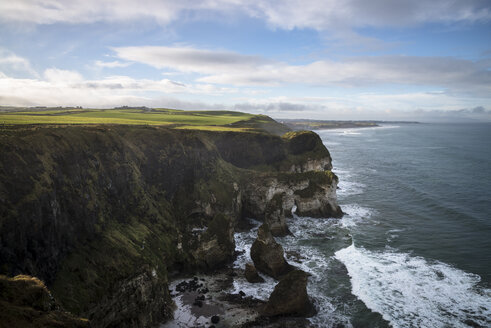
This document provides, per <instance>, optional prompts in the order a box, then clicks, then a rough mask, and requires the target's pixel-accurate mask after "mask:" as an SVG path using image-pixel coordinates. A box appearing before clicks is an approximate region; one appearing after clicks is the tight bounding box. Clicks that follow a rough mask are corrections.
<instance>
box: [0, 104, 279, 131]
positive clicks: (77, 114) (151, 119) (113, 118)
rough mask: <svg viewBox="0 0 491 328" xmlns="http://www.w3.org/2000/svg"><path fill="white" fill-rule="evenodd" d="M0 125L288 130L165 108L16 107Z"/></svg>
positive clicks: (0, 117) (246, 117) (231, 115)
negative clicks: (156, 126)
mask: <svg viewBox="0 0 491 328" xmlns="http://www.w3.org/2000/svg"><path fill="white" fill-rule="evenodd" d="M0 124H4V125H10V124H44V125H50V124H51V125H60V124H61V125H74V124H77V125H88V124H90V125H93V124H99V125H100V124H124V125H159V126H167V127H169V128H175V129H193V130H209V131H267V132H271V133H275V134H282V133H285V132H287V131H289V129H288V128H287V127H286V126H284V125H282V124H279V123H277V122H276V121H274V120H272V119H271V118H269V117H268V116H265V115H253V114H247V113H241V112H233V111H183V110H176V109H166V108H119V109H82V108H71V109H67V108H45V109H36V108H25V109H22V108H17V109H16V110H10V111H5V112H0Z"/></svg>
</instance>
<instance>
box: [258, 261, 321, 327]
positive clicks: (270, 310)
mask: <svg viewBox="0 0 491 328" xmlns="http://www.w3.org/2000/svg"><path fill="white" fill-rule="evenodd" d="M307 278H308V274H307V273H305V272H304V271H302V270H293V271H291V272H290V273H288V274H287V275H286V276H284V277H283V278H282V279H281V280H280V282H279V283H278V284H277V285H276V287H275V288H274V290H273V292H272V293H271V296H270V297H269V300H268V302H267V303H266V306H265V307H264V310H263V315H265V316H278V315H284V316H302V317H310V316H313V315H314V314H315V313H316V310H315V307H314V305H313V304H312V302H311V300H310V298H309V295H308V294H307V280H308V279H307Z"/></svg>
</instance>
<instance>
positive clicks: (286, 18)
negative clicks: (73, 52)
mask: <svg viewBox="0 0 491 328" xmlns="http://www.w3.org/2000/svg"><path fill="white" fill-rule="evenodd" d="M237 13H241V14H245V15H248V16H252V17H257V18H260V19H263V20H265V21H266V22H267V23H268V24H270V25H271V26H273V27H279V28H284V29H293V28H312V29H317V30H332V31H333V32H335V31H336V29H339V28H340V27H347V28H353V27H367V26H368V27H379V26H411V25H416V24H422V23H427V22H456V21H471V22H473V21H479V20H489V19H490V18H491V10H490V6H489V1H487V0H466V1H452V0H433V1H427V0H400V1H393V0H372V1H366V0H282V1H280V0H259V1H248V0H202V1H194V0H181V1H174V0H145V1H140V2H137V1H132V0H105V1H100V0H85V1H78V0H64V1H58V0H17V1H2V2H0V21H6V22H30V23H34V24H53V23H58V22H63V23H70V24H78V23H93V22H101V21H104V22H127V21H137V20H148V19H150V20H153V21H156V22H157V23H159V24H161V25H167V24H169V23H171V22H174V21H176V20H177V19H180V18H182V17H185V18H187V19H189V18H190V17H191V18H197V19H207V18H209V17H210V16H213V14H215V15H216V14H219V15H223V16H229V15H232V14H237Z"/></svg>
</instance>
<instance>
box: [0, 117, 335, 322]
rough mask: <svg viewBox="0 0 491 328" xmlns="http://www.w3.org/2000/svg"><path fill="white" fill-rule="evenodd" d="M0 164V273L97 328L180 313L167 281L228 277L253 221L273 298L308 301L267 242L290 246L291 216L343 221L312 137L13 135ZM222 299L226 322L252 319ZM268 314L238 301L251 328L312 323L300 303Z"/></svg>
mask: <svg viewBox="0 0 491 328" xmlns="http://www.w3.org/2000/svg"><path fill="white" fill-rule="evenodd" d="M0 152H1V153H2V157H1V158H0V178H1V179H0V218H1V219H0V263H1V267H0V273H1V274H5V275H7V276H10V277H12V276H15V275H17V274H28V275H31V276H35V277H38V278H39V279H41V280H42V281H44V283H45V284H46V285H47V287H48V288H49V289H50V291H51V294H52V295H53V297H54V298H55V299H56V301H57V304H59V308H60V309H63V311H69V312H71V313H73V314H74V315H76V316H79V317H83V318H87V319H88V320H89V321H90V325H91V326H92V327H111V326H118V327H147V326H158V325H159V324H160V323H162V322H165V321H168V320H170V319H172V318H173V317H174V311H175V310H176V304H177V305H179V301H177V300H176V297H175V295H174V294H175V293H176V291H173V290H172V289H173V288H172V284H170V283H169V281H172V280H174V279H177V277H179V276H183V275H186V274H196V273H199V272H202V273H206V272H216V270H224V269H223V268H226V267H227V266H229V265H230V263H232V261H233V259H234V257H235V256H236V255H237V254H236V253H235V240H234V232H235V231H236V229H238V228H239V227H241V226H244V225H246V222H245V221H246V218H249V217H252V218H256V219H257V220H260V221H262V222H263V223H265V225H264V226H263V227H262V228H261V229H260V230H261V232H260V233H259V234H258V240H257V241H258V243H257V244H256V246H254V247H253V249H254V251H252V250H251V253H254V257H253V258H252V259H251V261H253V262H254V266H255V268H256V269H257V271H258V272H259V274H268V275H271V276H273V277H274V278H276V279H278V281H279V283H278V286H281V281H282V279H287V277H289V275H293V277H294V278H291V277H290V279H293V280H295V281H298V282H299V285H298V286H297V284H291V283H289V284H288V285H289V286H292V285H295V286H297V287H299V288H300V289H299V290H302V286H303V285H305V284H306V283H307V280H308V278H307V277H305V276H303V275H302V274H301V273H300V272H298V271H296V270H295V269H294V268H292V267H291V265H289V264H288V263H287V262H286V261H284V250H283V249H282V248H281V246H280V245H279V244H276V242H275V241H274V236H283V235H286V234H289V229H288V225H287V218H291V217H292V210H293V212H294V213H297V214H298V215H307V216H311V217H341V216H342V214H343V213H342V211H341V209H340V208H339V206H338V205H337V202H336V187H337V181H338V180H337V177H336V176H335V175H334V174H333V173H332V172H331V168H332V165H331V157H330V155H329V152H328V150H327V149H326V148H325V147H324V145H323V144H322V141H321V140H320V138H319V136H317V135H316V134H315V133H313V132H307V131H299V132H289V133H286V134H284V135H282V136H277V135H273V134H270V133H267V132H266V131H265V132H219V131H217V132H211V131H181V130H173V129H167V128H164V127H148V126H145V127H142V126H92V127H91V126H78V127H77V126H68V127H15V128H10V129H8V130H6V131H4V133H3V134H2V135H1V136H0ZM295 211H296V212H295ZM271 245H272V246H273V247H270V246H271ZM270 248H271V249H273V250H274V251H275V253H271V254H270V253H266V252H265V250H268V251H269V249H270ZM280 254H281V256H280ZM282 259H283V261H284V262H283V261H282ZM241 270H242V272H240V273H237V272H236V273H234V274H241V275H244V270H245V268H242V269H241ZM251 270H252V271H254V270H253V268H252V267H249V271H251ZM198 279H200V278H198ZM170 287H171V288H170ZM200 288H208V290H210V291H211V290H213V287H212V286H211V285H210V286H202V287H200ZM278 288H280V287H278ZM169 290H170V291H169ZM185 292H186V293H191V294H189V295H190V296H189V295H188V296H186V297H184V299H185V300H186V301H185V302H188V301H189V300H191V299H192V301H193V303H195V302H196V304H199V302H200V301H201V302H202V305H203V306H202V307H201V308H200V309H201V310H202V311H204V310H205V308H204V304H207V302H203V301H206V297H207V295H204V294H205V293H201V294H200V292H199V291H198V290H194V291H185ZM192 293H198V295H195V294H192ZM273 294H275V293H273ZM209 295H212V294H209ZM275 295H283V291H278V292H277V293H276V294H275ZM173 296H174V297H173ZM202 296H204V297H205V299H204V300H201V299H197V297H200V298H202ZM0 297H1V298H2V301H6V302H11V301H12V300H5V295H4V293H3V292H2V293H1V294H0ZM193 297H194V299H193ZM227 297H228V298H227ZM227 297H226V298H225V301H223V302H228V303H229V304H232V305H233V304H235V305H234V306H232V305H231V306H230V307H229V308H228V310H227V311H232V312H233V311H235V310H232V309H233V308H236V309H237V311H239V312H238V313H237V315H236V316H237V317H238V318H239V317H245V318H246V317H247V316H246V315H240V313H244V312H240V311H242V310H240V309H241V307H240V306H237V304H238V303H244V302H243V299H244V296H243V295H239V296H236V295H235V296H234V295H231V296H230V295H229V296H227ZM271 297H273V295H272V296H271ZM246 298H247V295H245V299H246ZM274 298H275V297H273V299H274ZM279 298H280V299H282V298H283V297H279ZM181 299H183V298H182V297H181ZM304 299H305V297H304ZM239 300H240V302H239ZM182 302H184V301H182ZM234 302H235V303H234ZM271 302H272V301H271V300H270V302H268V303H267V304H266V305H265V304H262V303H261V302H260V301H257V300H252V299H251V300H247V301H246V302H245V303H246V304H249V307H248V308H249V310H251V309H253V310H254V309H255V310H254V311H255V313H258V315H259V316H258V317H257V318H256V319H253V318H252V317H251V316H249V319H251V320H248V321H247V322H248V323H247V324H248V325H249V326H247V327H253V326H254V325H256V326H266V325H269V324H272V325H273V326H274V322H276V321H275V320H279V319H278V318H276V317H278V316H283V315H286V314H288V315H290V314H291V315H294V316H297V315H302V316H303V315H308V314H309V313H311V311H310V310H308V309H311V307H310V306H308V304H307V303H306V302H305V301H301V302H299V303H298V304H297V305H295V306H294V307H295V310H292V309H289V310H286V312H285V313H283V312H282V311H284V310H281V308H282V307H281V306H280V307H278V306H276V305H275V306H273V305H271V304H270V305H269V306H268V304H269V303H271ZM183 304H184V303H183ZM223 304H225V303H223ZM217 306H218V305H217ZM194 307H196V306H194ZM198 307H199V306H198ZM299 309H302V310H299ZM249 310H248V311H249ZM223 311H225V310H223ZM244 311H245V310H244ZM177 313H178V312H177ZM12 315H13V314H12ZM214 315H217V316H218V317H219V318H220V314H219V312H217V313H216V314H214ZM223 315H224V314H222V316H223ZM224 318H225V317H224ZM268 318H269V319H268ZM271 318H276V319H271ZM210 320H211V319H210ZM220 320H221V319H220ZM255 320H256V321H255ZM257 320H259V321H257ZM285 320H286V319H285ZM288 320H294V319H288ZM295 320H297V319H295ZM299 320H300V319H299ZM302 320H303V319H302ZM215 321H216V318H215ZM270 321H271V322H270ZM221 322H222V324H223V322H225V319H224V320H222V321H221ZM254 322H256V323H254ZM207 324H209V323H207ZM211 324H214V323H213V322H211ZM211 324H210V325H211ZM219 324H220V322H217V323H216V325H217V327H218V325H219ZM243 324H246V322H244V323H243Z"/></svg>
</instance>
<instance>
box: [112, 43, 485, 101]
mask: <svg viewBox="0 0 491 328" xmlns="http://www.w3.org/2000/svg"><path fill="white" fill-rule="evenodd" d="M113 50H114V51H115V52H116V56H117V57H119V58H121V59H124V60H130V61H135V62H139V63H144V64H148V65H151V66H153V67H156V68H160V69H168V70H174V71H178V72H183V73H198V74H201V75H203V76H201V77H199V78H198V79H197V81H198V82H202V83H207V84H222V85H235V86H275V85H280V84H302V85H311V86H312V85H314V86H341V87H348V88H353V87H370V86H374V85H376V86H380V85H393V84H399V85H417V86H421V85H423V86H431V87H439V88H444V89H447V90H448V91H449V92H466V93H472V94H477V95H491V70H489V65H490V63H489V61H485V60H483V61H471V60H465V59H456V58H451V57H417V56H379V57H352V58H347V59H344V60H339V61H333V60H320V61H315V62H312V63H308V64H304V65H289V64H286V63H283V62H274V61H271V60H267V59H266V58H262V57H259V56H250V55H242V54H239V53H235V52H230V51H212V50H202V49H196V48H192V47H146V46H143V47H120V48H114V49H113Z"/></svg>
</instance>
